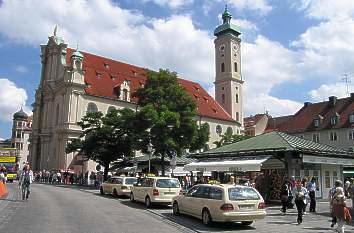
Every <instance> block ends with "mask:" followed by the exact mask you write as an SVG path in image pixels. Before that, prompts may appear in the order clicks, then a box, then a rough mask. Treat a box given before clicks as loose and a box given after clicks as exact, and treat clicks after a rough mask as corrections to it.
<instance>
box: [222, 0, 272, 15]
mask: <svg viewBox="0 0 354 233" xmlns="http://www.w3.org/2000/svg"><path fill="white" fill-rule="evenodd" d="M227 3H228V4H229V5H230V6H232V7H234V8H236V9H238V10H241V11H242V10H252V11H255V12H259V13H260V14H267V13H268V12H269V11H271V10H272V6H271V5H270V4H269V2H268V1H267V0H227Z"/></svg>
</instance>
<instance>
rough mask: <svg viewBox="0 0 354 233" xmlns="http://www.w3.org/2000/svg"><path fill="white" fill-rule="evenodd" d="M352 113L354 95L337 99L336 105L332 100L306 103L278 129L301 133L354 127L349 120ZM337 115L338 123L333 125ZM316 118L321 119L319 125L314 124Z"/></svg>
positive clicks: (353, 109)
mask: <svg viewBox="0 0 354 233" xmlns="http://www.w3.org/2000/svg"><path fill="white" fill-rule="evenodd" d="M350 114H354V96H352V97H348V98H342V99H336V103H335V105H334V106H333V104H332V103H331V101H324V102H320V103H306V104H305V105H304V106H303V107H302V108H301V109H300V110H299V111H298V112H297V113H296V114H295V115H293V117H291V118H290V119H288V120H287V121H286V122H284V123H282V124H281V125H280V126H279V127H278V130H279V131H283V132H288V133H300V132H307V131H316V130H325V129H338V128H349V127H354V124H352V125H350V123H349V120H348V118H349V115H350ZM335 115H338V116H339V120H338V123H337V124H335V125H331V121H330V119H331V117H332V116H335ZM314 119H321V121H320V126H319V127H315V126H314V123H313V121H314Z"/></svg>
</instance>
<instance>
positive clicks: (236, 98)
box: [236, 94, 238, 103]
mask: <svg viewBox="0 0 354 233" xmlns="http://www.w3.org/2000/svg"><path fill="white" fill-rule="evenodd" d="M236 103H238V94H236Z"/></svg>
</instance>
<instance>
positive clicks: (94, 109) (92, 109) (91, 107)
mask: <svg viewBox="0 0 354 233" xmlns="http://www.w3.org/2000/svg"><path fill="white" fill-rule="evenodd" d="M87 112H88V113H90V112H98V109H97V106H96V104H94V103H89V104H88V105H87Z"/></svg>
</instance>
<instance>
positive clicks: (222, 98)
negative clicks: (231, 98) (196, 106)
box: [221, 94, 225, 104]
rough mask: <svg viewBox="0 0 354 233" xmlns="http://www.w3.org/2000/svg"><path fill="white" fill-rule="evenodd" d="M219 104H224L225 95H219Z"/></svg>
mask: <svg viewBox="0 0 354 233" xmlns="http://www.w3.org/2000/svg"><path fill="white" fill-rule="evenodd" d="M221 103H223V104H224V103H225V94H222V95H221Z"/></svg>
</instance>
